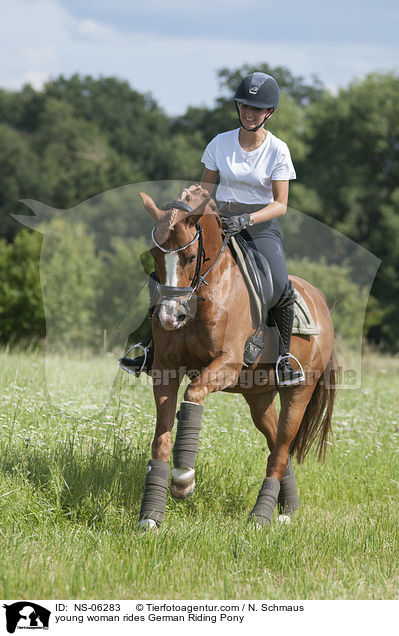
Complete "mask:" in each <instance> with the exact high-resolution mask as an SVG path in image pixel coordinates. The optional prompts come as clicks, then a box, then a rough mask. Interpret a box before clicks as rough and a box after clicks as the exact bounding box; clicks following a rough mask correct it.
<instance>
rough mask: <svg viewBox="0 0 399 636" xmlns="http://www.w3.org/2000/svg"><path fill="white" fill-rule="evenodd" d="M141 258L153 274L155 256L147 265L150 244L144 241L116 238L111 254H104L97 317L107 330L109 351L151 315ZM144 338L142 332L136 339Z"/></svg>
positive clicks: (100, 274) (146, 277) (145, 275)
mask: <svg viewBox="0 0 399 636" xmlns="http://www.w3.org/2000/svg"><path fill="white" fill-rule="evenodd" d="M142 259H144V261H145V263H144V265H147V267H148V265H149V269H150V272H151V271H152V270H153V269H154V267H153V263H152V257H150V259H149V260H150V263H148V264H147V263H146V261H148V252H147V242H146V241H145V240H144V239H142V238H139V239H136V240H128V241H127V240H125V239H123V238H120V237H114V238H113V239H112V241H111V251H109V252H104V253H103V254H102V261H101V268H100V272H99V283H98V289H99V292H98V297H97V314H98V320H99V321H101V326H102V328H103V329H106V330H107V338H108V347H109V348H110V349H112V347H113V346H115V345H118V344H119V345H120V344H121V338H122V339H123V340H124V341H126V339H127V337H128V336H129V335H130V333H131V332H132V331H136V329H137V328H138V327H139V326H140V324H141V323H142V321H143V320H144V318H145V317H146V315H147V313H148V307H149V299H148V290H147V283H148V274H147V273H146V271H145V269H144V266H143V265H142ZM150 272H149V273H150ZM144 335H145V334H144V333H143V332H140V331H139V332H138V333H137V340H140V338H141V337H142V336H144ZM137 340H136V342H137ZM134 344H135V343H134Z"/></svg>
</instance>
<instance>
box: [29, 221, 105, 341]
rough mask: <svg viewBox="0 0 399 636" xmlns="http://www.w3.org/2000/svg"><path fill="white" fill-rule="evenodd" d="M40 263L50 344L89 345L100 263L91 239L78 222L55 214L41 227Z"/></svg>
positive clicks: (92, 332)
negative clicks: (69, 221) (69, 220)
mask: <svg viewBox="0 0 399 636" xmlns="http://www.w3.org/2000/svg"><path fill="white" fill-rule="evenodd" d="M40 229H41V230H42V231H43V232H44V242H43V253H42V258H41V264H40V274H41V283H42V289H43V300H44V308H45V315H46V328H47V337H48V339H49V340H51V342H52V344H53V345H54V344H56V343H58V342H59V343H63V344H72V345H74V346H82V345H85V344H91V343H93V341H94V335H95V333H94V332H95V328H96V290H97V284H98V280H99V267H100V263H99V260H98V258H97V257H96V254H95V249H94V239H93V237H92V236H90V235H89V234H88V232H87V228H86V227H85V226H84V225H83V224H81V223H74V224H71V223H68V222H67V221H66V220H65V219H63V218H62V217H60V216H58V217H55V218H54V219H53V220H52V221H51V222H50V223H48V224H46V225H44V226H41V228H40Z"/></svg>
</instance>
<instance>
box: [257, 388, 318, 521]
mask: <svg viewBox="0 0 399 636" xmlns="http://www.w3.org/2000/svg"><path fill="white" fill-rule="evenodd" d="M313 390H314V386H301V387H295V388H291V389H283V390H282V391H281V411H280V416H279V420H278V426H277V434H276V439H275V443H274V446H273V449H272V452H271V453H270V455H269V458H268V462H267V471H266V479H265V480H264V482H263V484H262V487H261V489H260V491H259V495H258V499H257V502H256V504H255V507H254V509H253V510H252V513H251V515H252V517H253V518H254V520H256V521H257V523H259V524H260V525H264V526H266V525H268V524H269V523H270V522H271V520H272V517H273V511H274V508H275V505H276V503H277V500H278V497H279V493H280V482H281V481H282V479H283V475H284V473H285V471H286V468H287V465H288V462H289V449H290V446H291V444H292V442H293V440H294V439H295V436H296V434H297V432H298V429H299V426H300V424H301V421H302V418H303V415H304V413H305V410H306V407H307V405H308V403H309V400H310V398H311V396H312V393H313Z"/></svg>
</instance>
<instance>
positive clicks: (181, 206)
mask: <svg viewBox="0 0 399 636" xmlns="http://www.w3.org/2000/svg"><path fill="white" fill-rule="evenodd" d="M174 208H177V209H178V210H182V212H187V213H188V214H191V213H192V212H194V210H193V208H192V207H191V205H189V204H188V203H186V202H185V201H179V200H178V199H176V200H173V201H168V202H167V203H165V205H163V206H162V208H161V210H173V209H174Z"/></svg>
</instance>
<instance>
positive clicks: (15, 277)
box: [0, 229, 45, 343]
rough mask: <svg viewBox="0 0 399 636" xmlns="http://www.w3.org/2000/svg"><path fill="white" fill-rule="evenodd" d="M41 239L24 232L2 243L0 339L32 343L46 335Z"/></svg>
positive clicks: (0, 242)
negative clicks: (8, 241)
mask: <svg viewBox="0 0 399 636" xmlns="http://www.w3.org/2000/svg"><path fill="white" fill-rule="evenodd" d="M41 246H42V237H41V236H40V234H38V233H37V232H30V231H28V230H25V229H24V230H22V231H21V232H20V233H19V234H18V235H17V237H16V238H15V241H14V242H13V243H12V244H7V243H6V242H5V241H4V240H1V241H0V299H1V300H0V340H1V342H5V343H8V342H10V341H12V340H13V341H21V340H22V341H30V340H31V339H32V338H35V337H36V338H37V337H43V336H44V334H45V325H44V314H43V302H42V292H41V288H40V277H39V258H40V250H41Z"/></svg>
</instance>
